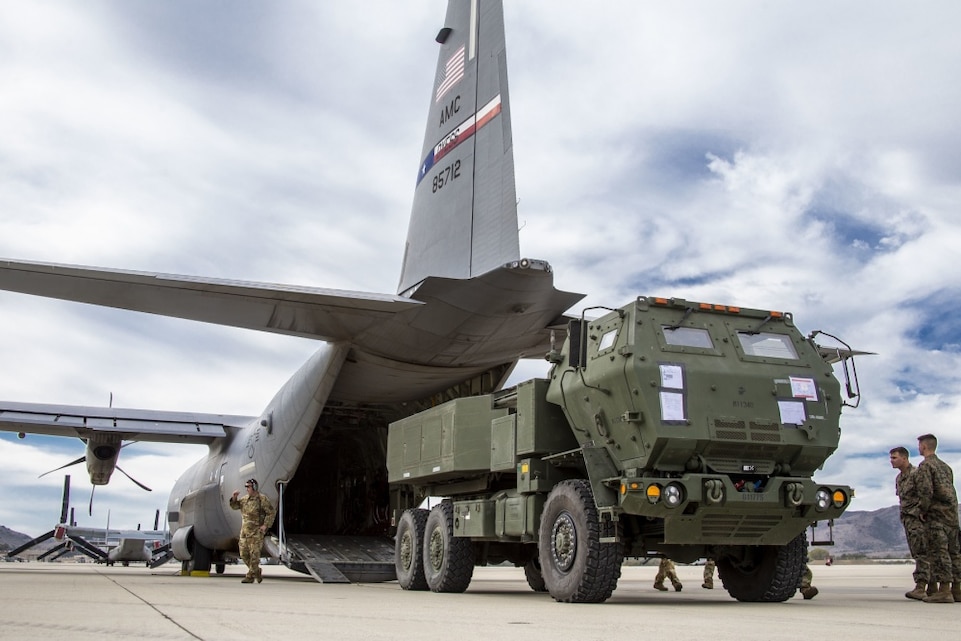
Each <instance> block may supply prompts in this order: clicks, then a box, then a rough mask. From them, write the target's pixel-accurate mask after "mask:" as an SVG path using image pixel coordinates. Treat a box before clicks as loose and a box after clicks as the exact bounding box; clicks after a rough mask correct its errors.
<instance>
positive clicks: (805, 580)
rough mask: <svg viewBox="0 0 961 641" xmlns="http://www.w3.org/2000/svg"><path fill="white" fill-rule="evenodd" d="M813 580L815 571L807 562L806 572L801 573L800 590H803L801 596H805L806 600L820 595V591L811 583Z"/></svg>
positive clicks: (805, 565)
mask: <svg viewBox="0 0 961 641" xmlns="http://www.w3.org/2000/svg"><path fill="white" fill-rule="evenodd" d="M813 580H814V573H813V572H811V567H810V566H809V565H808V564H807V563H805V564H804V572H803V573H802V574H801V589H800V590H799V591H800V592H801V596H803V597H804V599H805V600H806V601H808V600H811V599H813V598H814V597H816V596H817V595H818V592H819V591H820V590H818V589H817V588H816V587H814V586H813V585H811V582H812V581H813Z"/></svg>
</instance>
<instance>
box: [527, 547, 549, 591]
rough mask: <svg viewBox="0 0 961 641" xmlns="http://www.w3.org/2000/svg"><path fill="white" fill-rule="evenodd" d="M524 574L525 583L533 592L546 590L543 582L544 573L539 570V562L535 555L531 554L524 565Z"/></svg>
mask: <svg viewBox="0 0 961 641" xmlns="http://www.w3.org/2000/svg"><path fill="white" fill-rule="evenodd" d="M524 576H525V577H527V585H529V586H531V590H533V591H534V592H547V584H546V583H544V573H543V572H541V562H540V559H538V558H537V556H536V555H535V556H532V557H531V559H530V561H528V562H527V563H526V564H525V565H524Z"/></svg>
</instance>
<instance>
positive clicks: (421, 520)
mask: <svg viewBox="0 0 961 641" xmlns="http://www.w3.org/2000/svg"><path fill="white" fill-rule="evenodd" d="M426 524H427V510H423V509H420V508H417V509H413V510H404V513H403V514H401V515H400V521H398V523H397V534H396V536H395V537H394V569H395V570H396V571H397V582H398V583H399V584H400V587H402V588H404V589H405V590H426V589H427V580H426V579H425V578H424V557H423V554H424V526H425V525H426Z"/></svg>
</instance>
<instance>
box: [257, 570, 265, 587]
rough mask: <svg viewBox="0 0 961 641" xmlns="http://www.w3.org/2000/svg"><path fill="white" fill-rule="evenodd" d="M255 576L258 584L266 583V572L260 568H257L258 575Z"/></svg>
mask: <svg viewBox="0 0 961 641" xmlns="http://www.w3.org/2000/svg"><path fill="white" fill-rule="evenodd" d="M255 576H256V579H257V583H263V582H264V571H263V570H261V569H260V568H257V574H256V575H255Z"/></svg>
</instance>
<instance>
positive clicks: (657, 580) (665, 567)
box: [654, 559, 684, 592]
mask: <svg viewBox="0 0 961 641" xmlns="http://www.w3.org/2000/svg"><path fill="white" fill-rule="evenodd" d="M664 579H670V580H671V585H673V586H674V591H675V592H680V591H681V588H683V587H684V586H683V585H682V584H681V580H680V579H678V578H677V571H675V569H674V561H672V560H670V559H661V564H660V565H659V566H658V567H657V576H655V577H654V589H655V590H660V591H661V592H667V588H666V587H664Z"/></svg>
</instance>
